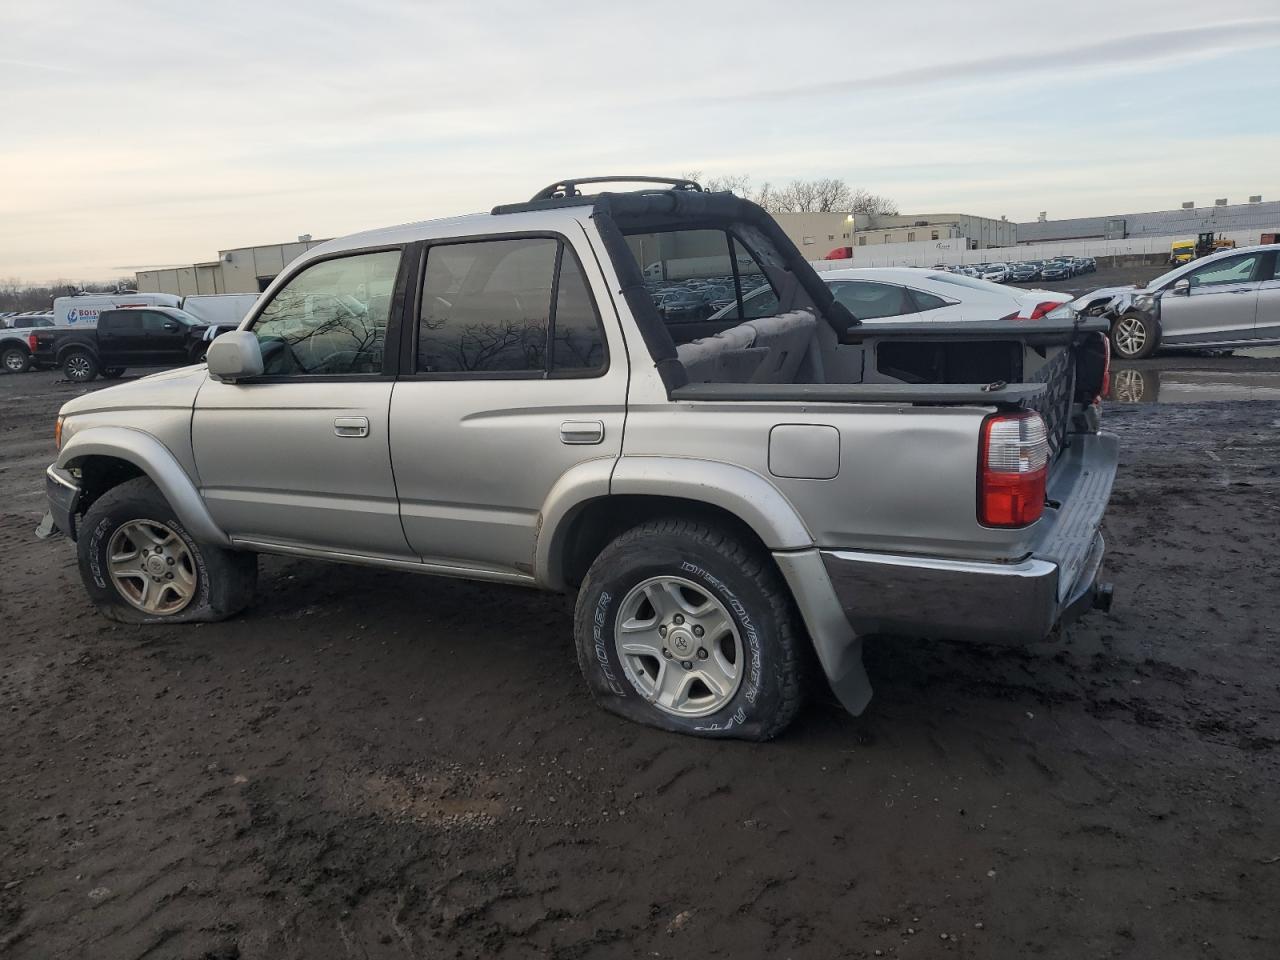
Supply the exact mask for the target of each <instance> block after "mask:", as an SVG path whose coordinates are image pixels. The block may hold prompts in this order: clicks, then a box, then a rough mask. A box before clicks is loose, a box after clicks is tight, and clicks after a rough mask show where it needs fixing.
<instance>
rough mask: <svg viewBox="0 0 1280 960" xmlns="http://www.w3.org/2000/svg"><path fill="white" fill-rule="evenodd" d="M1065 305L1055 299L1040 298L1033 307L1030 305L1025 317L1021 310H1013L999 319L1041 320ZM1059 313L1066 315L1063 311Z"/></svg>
mask: <svg viewBox="0 0 1280 960" xmlns="http://www.w3.org/2000/svg"><path fill="white" fill-rule="evenodd" d="M1066 306H1067V305H1066V304H1065V303H1058V302H1057V301H1056V300H1042V301H1041V302H1040V303H1037V304H1036V305H1035V306H1034V307H1032V308H1031V312H1030V313H1029V314H1027V315H1026V316H1025V317H1024V316H1023V315H1022V311H1021V310H1015V311H1014V312H1013V313H1011V314H1009V315H1008V316H1005V317H1001V318H1000V319H1001V320H1043V319H1044V318H1045V317H1047V316H1049V315H1051V314H1052V313H1053V312H1054V311H1056V310H1063V308H1065V307H1066ZM1060 315H1061V316H1064V317H1065V316H1067V313H1066V312H1065V311H1064V312H1063V313H1062V314H1060Z"/></svg>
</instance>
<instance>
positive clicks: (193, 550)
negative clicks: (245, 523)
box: [76, 477, 258, 623]
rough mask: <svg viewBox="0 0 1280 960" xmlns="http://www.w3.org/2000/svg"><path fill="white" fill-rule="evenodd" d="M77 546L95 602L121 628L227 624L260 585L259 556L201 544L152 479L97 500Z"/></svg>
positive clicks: (83, 576) (124, 485)
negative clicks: (210, 622)
mask: <svg viewBox="0 0 1280 960" xmlns="http://www.w3.org/2000/svg"><path fill="white" fill-rule="evenodd" d="M76 548H77V552H78V555H79V560H80V577H81V579H82V580H83V581H84V585H85V589H86V590H87V591H88V593H89V598H90V599H91V600H92V601H93V602H94V605H95V606H97V608H98V611H99V612H100V613H101V614H102V615H103V616H105V617H108V618H109V619H111V620H118V621H120V622H121V623H184V622H190V621H196V620H223V619H225V618H227V617H229V616H232V615H233V614H235V613H238V612H239V611H241V610H243V609H244V608H245V607H246V606H248V605H249V603H250V602H251V601H252V600H253V594H254V590H255V588H256V586H257V580H258V560H257V557H256V556H255V555H254V554H252V553H236V552H233V551H230V550H223V549H222V548H220V547H216V546H212V545H210V544H203V543H197V542H196V541H195V539H193V538H192V536H191V534H189V533H188V532H187V530H186V528H185V527H184V526H183V525H182V521H181V520H179V519H178V517H177V515H176V514H175V513H174V512H173V509H172V508H171V507H170V506H169V503H168V501H167V500H165V498H164V495H163V494H161V493H160V491H159V489H157V487H156V486H155V484H153V483H152V482H151V481H150V480H148V479H147V478H146V477H139V478H137V479H135V480H130V481H128V482H126V483H122V484H120V486H118V487H115V488H113V489H111V490H109V491H107V492H106V493H104V494H103V495H102V496H101V497H99V498H98V499H97V500H96V501H94V503H93V506H91V507H90V508H89V510H88V512H86V513H85V516H84V520H83V521H82V522H81V524H80V539H79V540H78V541H77V544H76Z"/></svg>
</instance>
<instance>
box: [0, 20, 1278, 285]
mask: <svg viewBox="0 0 1280 960" xmlns="http://www.w3.org/2000/svg"><path fill="white" fill-rule="evenodd" d="M1224 18H1229V19H1224ZM1277 52H1280V4H1278V3H1277V2H1276V0H1235V2H1233V3H1231V4H1229V5H1223V4H1209V3H1204V2H1203V0H1190V2H1184V0H1107V2H1095V0H1072V2H1070V3H1066V2H1058V3H1051V2H1045V0H1032V2H1028V0H989V2H976V0H974V2H962V0H910V2H898V3H873V2H867V0H863V2H852V0H851V2H845V3H842V4H835V3H832V2H831V0H823V2H808V0H791V2H789V3H779V2H770V3H760V2H755V0H730V2H720V0H706V2H702V0H684V2H680V3H669V2H666V0H650V2H648V3H646V4H644V6H643V7H641V6H639V5H637V4H634V3H628V4H625V5H624V4H610V3H597V4H568V3H556V2H543V3H537V2H529V0H522V2H506V0H490V2H485V3H479V2H474V0H473V2H461V3H454V2H434V0H419V2H409V0H357V2H345V0H310V2H299V3H279V2H274V0H255V2H242V0H218V2H217V3H198V4H197V3H190V4H188V3H173V2H172V0H166V2H151V0H139V2H119V0H35V2H33V0H4V2H3V4H0V279H8V278H17V279H19V280H22V281H26V282H43V281H50V280H54V279H68V280H101V279H113V278H116V277H127V276H131V275H132V273H133V272H134V271H135V270H137V269H140V268H145V267H149V266H161V265H175V264H190V263H193V262H196V261H205V260H211V259H213V258H214V257H215V256H216V253H217V251H218V250H219V249H227V248H231V247H239V246H247V245H252V244H260V243H277V242H282V241H287V240H293V239H295V238H296V237H297V236H298V235H300V234H304V233H309V234H312V235H313V236H315V237H327V236H337V235H341V234H345V233H352V232H355V231H358V230H363V229H368V228H371V227H377V226H385V225H390V224H395V223H404V222H407V221H414V220H423V219H431V218H434V217H442V216H451V215H454V214H459V213H467V212H472V211H476V210H485V209H488V208H490V207H492V206H493V205H494V204H496V203H502V202H509V201H514V200H524V199H527V198H528V197H529V196H531V195H532V194H533V193H534V192H536V191H537V190H538V189H539V188H541V187H543V186H545V185H546V184H548V183H551V182H553V181H555V180H558V179H561V178H564V177H567V176H589V175H595V174H617V173H625V174H656V175H670V176H677V175H680V174H683V173H685V172H688V171H693V170H699V171H703V172H704V173H705V174H706V175H707V176H713V175H718V174H730V175H737V174H745V175H749V176H750V177H751V178H752V180H753V181H754V182H755V183H757V184H759V183H762V182H766V181H768V182H770V183H773V184H775V185H776V184H784V183H786V182H787V181H788V180H791V179H795V178H810V177H827V176H834V177H842V178H844V179H845V180H847V181H848V182H849V183H850V184H851V185H853V186H856V187H864V188H866V189H868V190H871V191H872V192H874V193H879V194H884V195H886V196H888V197H890V198H892V199H893V200H895V201H896V202H897V204H898V205H899V207H900V208H901V210H902V211H903V212H904V213H911V212H922V213H926V212H944V211H947V212H961V213H972V214H979V215H983V216H991V217H999V216H1002V215H1003V216H1007V217H1009V218H1010V219H1011V220H1033V219H1035V217H1036V215H1037V214H1038V213H1039V212H1040V211H1042V210H1043V211H1047V213H1048V215H1049V217H1050V218H1054V219H1057V218H1061V217H1071V216H1089V215H1103V214H1109V213H1125V212H1133V211H1142V210H1163V209H1170V208H1174V207H1177V206H1178V205H1179V204H1180V203H1181V202H1183V201H1186V200H1194V201H1195V202H1196V203H1198V204H1201V205H1207V204H1210V203H1212V202H1213V200H1214V199H1216V198H1219V197H1226V198H1228V199H1229V200H1230V201H1231V202H1233V203H1234V202H1238V201H1244V200H1245V199H1247V197H1248V196H1249V195H1251V194H1262V195H1263V196H1264V198H1265V199H1268V200H1272V199H1280V162H1278V161H1277V158H1280V72H1277V71H1276V69H1275V64H1276V63H1277V59H1276V57H1277Z"/></svg>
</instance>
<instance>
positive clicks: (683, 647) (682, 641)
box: [667, 627, 697, 660]
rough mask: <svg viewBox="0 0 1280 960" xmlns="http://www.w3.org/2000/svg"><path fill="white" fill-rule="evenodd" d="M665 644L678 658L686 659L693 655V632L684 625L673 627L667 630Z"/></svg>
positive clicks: (695, 647) (694, 647)
mask: <svg viewBox="0 0 1280 960" xmlns="http://www.w3.org/2000/svg"><path fill="white" fill-rule="evenodd" d="M667 644H668V645H669V649H670V650H671V652H672V653H673V654H674V655H675V656H676V658H677V659H679V660H687V659H688V658H689V657H691V656H692V655H693V651H694V650H696V649H697V645H696V644H695V643H694V640H693V634H691V633H690V632H689V631H688V630H686V629H684V627H673V628H672V629H671V630H670V631H668V633H667Z"/></svg>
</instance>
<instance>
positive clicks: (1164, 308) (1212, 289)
mask: <svg viewBox="0 0 1280 960" xmlns="http://www.w3.org/2000/svg"><path fill="white" fill-rule="evenodd" d="M1262 259H1263V257H1262V254H1259V253H1245V254H1241V255H1240V256H1237V257H1226V258H1224V259H1222V260H1215V261H1214V262H1213V263H1206V264H1205V265H1204V266H1202V267H1198V268H1197V269H1195V270H1192V271H1191V272H1190V273H1187V274H1185V275H1184V276H1185V278H1186V279H1187V280H1188V281H1190V284H1191V285H1190V288H1189V289H1187V290H1186V291H1185V292H1181V291H1176V290H1174V289H1172V288H1169V289H1166V290H1164V291H1163V292H1162V293H1161V294H1160V336H1161V339H1162V340H1164V341H1165V342H1166V343H1170V344H1175V343H1200V342H1203V343H1216V342H1219V341H1223V340H1247V339H1250V338H1251V337H1253V327H1254V320H1255V318H1256V316H1257V312H1258V288H1259V284H1258V283H1257V277H1256V273H1257V269H1258V265H1259V262H1260V261H1261V260H1262Z"/></svg>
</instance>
